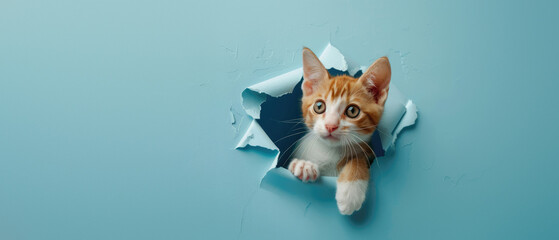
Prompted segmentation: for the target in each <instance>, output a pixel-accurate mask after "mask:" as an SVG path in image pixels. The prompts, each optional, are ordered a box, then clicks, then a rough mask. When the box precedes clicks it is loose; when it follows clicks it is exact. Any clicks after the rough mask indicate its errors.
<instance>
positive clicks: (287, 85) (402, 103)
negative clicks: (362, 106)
mask: <svg viewBox="0 0 559 240" xmlns="http://www.w3.org/2000/svg"><path fill="white" fill-rule="evenodd" d="M319 59H320V61H321V62H322V64H323V65H324V66H325V67H326V69H331V68H334V69H336V70H339V71H348V72H349V73H350V74H351V75H354V74H355V73H357V72H358V71H359V70H362V71H364V70H366V69H367V67H360V66H357V65H354V64H353V63H352V62H351V61H349V60H347V59H346V58H345V57H344V55H343V54H342V53H341V52H340V51H339V50H338V49H337V48H335V47H334V46H332V45H331V44H328V46H326V48H325V49H324V51H323V52H322V54H320V56H319ZM302 76H303V70H302V68H298V69H295V70H292V71H290V72H287V73H285V74H282V75H279V76H277V77H273V78H271V79H268V80H266V81H263V82H260V83H257V84H254V85H252V86H250V87H248V88H246V89H245V90H244V91H243V92H242V94H241V96H242V99H241V100H242V105H243V108H244V109H245V112H246V113H247V114H248V115H249V116H251V117H252V122H251V124H250V126H249V127H248V129H247V131H246V132H245V134H244V136H243V137H242V138H241V140H240V141H239V143H238V144H237V146H236V147H235V148H236V149H239V148H245V147H247V146H253V147H262V148H266V149H269V150H272V151H277V154H276V156H275V158H274V161H273V163H272V165H271V166H270V169H273V168H275V167H276V165H277V162H278V159H279V154H280V150H279V148H278V147H277V146H276V145H275V144H274V143H273V141H272V140H271V139H270V138H269V137H268V135H267V134H266V132H265V131H264V129H262V127H261V126H260V125H259V124H258V122H257V121H256V119H259V118H260V111H261V105H262V103H264V102H265V101H266V97H267V96H270V97H274V98H278V97H281V96H283V95H285V94H289V93H292V92H293V89H294V88H295V86H296V85H297V84H298V83H299V82H300V81H301V79H302ZM416 119H417V109H416V106H415V104H414V103H413V102H412V101H411V100H409V99H408V98H407V97H405V96H404V95H403V94H402V93H401V92H400V91H399V90H398V89H397V88H396V87H395V86H394V85H393V84H390V90H389V93H388V98H387V100H386V104H385V107H384V113H383V116H382V119H381V121H380V123H379V125H378V127H377V130H378V132H379V135H380V139H381V144H382V148H383V149H384V150H385V151H386V150H388V149H389V148H390V147H391V146H392V145H393V144H394V142H395V141H396V138H397V136H398V134H399V133H400V132H401V131H402V129H404V128H405V127H407V126H411V125H413V124H414V123H415V120H416Z"/></svg>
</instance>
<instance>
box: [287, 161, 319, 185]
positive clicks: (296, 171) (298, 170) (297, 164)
mask: <svg viewBox="0 0 559 240" xmlns="http://www.w3.org/2000/svg"><path fill="white" fill-rule="evenodd" d="M288 169H289V171H290V172H291V173H293V175H294V176H295V177H297V178H299V179H301V181H303V182H309V181H310V182H314V181H316V179H318V176H320V172H319V171H318V165H316V163H313V162H309V161H305V160H299V159H297V158H294V159H293V160H291V163H289V167H288Z"/></svg>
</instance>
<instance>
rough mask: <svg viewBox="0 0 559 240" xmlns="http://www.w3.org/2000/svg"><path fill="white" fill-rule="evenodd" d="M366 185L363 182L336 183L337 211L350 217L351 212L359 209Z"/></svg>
mask: <svg viewBox="0 0 559 240" xmlns="http://www.w3.org/2000/svg"><path fill="white" fill-rule="evenodd" d="M368 183H369V182H368V181H365V180H357V181H350V182H338V185H337V188H336V201H337V202H338V209H339V210H340V213H341V214H343V215H351V214H353V212H355V211H357V210H359V209H361V205H362V204H363V201H365V194H366V193H367V184H368Z"/></svg>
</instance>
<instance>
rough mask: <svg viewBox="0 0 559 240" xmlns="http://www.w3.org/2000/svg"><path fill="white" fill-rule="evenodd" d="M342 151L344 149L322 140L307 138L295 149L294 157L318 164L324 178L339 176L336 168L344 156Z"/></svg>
mask: <svg viewBox="0 0 559 240" xmlns="http://www.w3.org/2000/svg"><path fill="white" fill-rule="evenodd" d="M307 134H312V133H307ZM342 151H343V150H342V147H333V146H331V145H329V144H327V143H325V142H324V141H323V140H321V139H318V138H316V137H314V138H313V137H309V136H306V137H304V138H303V140H301V142H300V143H299V146H298V147H297V148H296V149H295V152H294V156H295V158H298V159H301V160H307V161H310V162H313V163H315V164H317V165H318V168H319V170H320V174H321V175H323V176H337V175H338V170H337V168H336V167H337V165H338V162H339V161H340V159H341V158H342V156H343V152H342Z"/></svg>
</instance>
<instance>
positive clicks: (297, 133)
mask: <svg viewBox="0 0 559 240" xmlns="http://www.w3.org/2000/svg"><path fill="white" fill-rule="evenodd" d="M306 132H307V131H306V130H305V131H301V132H296V133H293V134H289V135H287V136H284V137H282V138H280V139H278V140H276V141H274V144H275V143H277V142H279V141H281V140H284V139H286V138H289V137H293V136H296V135H299V134H303V133H306Z"/></svg>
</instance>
